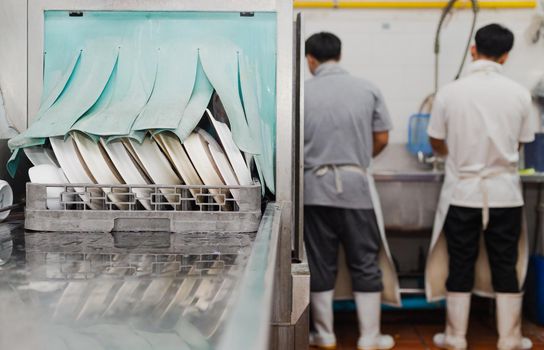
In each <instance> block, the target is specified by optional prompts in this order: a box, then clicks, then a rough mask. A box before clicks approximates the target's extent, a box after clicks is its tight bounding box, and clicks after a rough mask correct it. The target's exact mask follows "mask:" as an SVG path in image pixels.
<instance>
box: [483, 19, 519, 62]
mask: <svg viewBox="0 0 544 350" xmlns="http://www.w3.org/2000/svg"><path fill="white" fill-rule="evenodd" d="M512 47H514V33H512V32H511V31H510V30H509V29H508V28H506V27H503V26H501V25H500V24H496V23H493V24H489V25H487V26H485V27H482V28H480V29H479V30H478V31H477V32H476V50H477V51H478V53H480V54H482V55H484V56H487V57H490V58H499V57H501V56H502V55H504V54H505V53H508V52H510V50H512Z"/></svg>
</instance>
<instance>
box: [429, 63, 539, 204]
mask: <svg viewBox="0 0 544 350" xmlns="http://www.w3.org/2000/svg"><path fill="white" fill-rule="evenodd" d="M501 72H502V66H501V65H500V64H498V63H495V62H492V61H487V60H478V61H475V62H473V63H472V64H471V66H470V69H469V74H468V75H467V76H466V77H464V78H462V79H459V80H457V81H455V82H452V83H450V84H448V85H446V86H445V87H444V88H442V89H441V90H440V91H439V92H438V94H437V95H436V98H435V101H434V104H433V110H432V113H431V120H430V122H429V129H428V134H429V136H431V137H433V138H436V139H441V140H446V144H447V146H448V151H449V154H448V157H447V160H446V172H448V171H453V172H455V173H456V174H455V175H456V176H457V177H459V181H458V182H457V184H456V185H455V189H454V191H453V198H452V199H451V204H452V205H456V206H462V207H470V208H482V207H483V191H482V187H481V185H482V182H481V179H480V178H478V176H479V175H480V176H481V175H482V174H488V175H489V174H492V175H489V176H488V177H487V178H486V180H485V183H484V186H486V188H487V193H488V205H489V207H490V208H493V207H495V208H505V207H517V206H522V205H523V195H522V193H521V186H520V179H519V175H518V173H517V168H518V160H519V152H518V145H519V143H527V142H531V141H533V140H534V134H535V131H536V130H535V123H534V122H533V120H532V117H531V110H532V104H531V95H530V93H529V91H528V90H527V89H525V88H524V87H523V86H521V85H519V84H518V83H516V82H514V81H513V80H511V79H508V78H507V77H505V76H503V75H502V74H501Z"/></svg>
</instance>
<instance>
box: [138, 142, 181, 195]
mask: <svg viewBox="0 0 544 350" xmlns="http://www.w3.org/2000/svg"><path fill="white" fill-rule="evenodd" d="M129 143H130V145H131V146H132V150H133V151H134V153H135V155H136V156H137V157H138V160H139V161H140V163H141V164H142V166H143V168H144V170H145V171H146V173H148V174H149V177H150V178H151V180H152V181H153V182H154V183H155V184H157V185H182V184H183V182H182V181H181V180H180V179H179V177H178V176H177V175H176V173H175V172H174V170H173V169H172V167H171V166H170V163H169V162H168V158H166V156H165V155H164V154H163V153H162V151H161V149H160V148H159V146H158V145H157V143H155V142H153V140H151V139H150V138H149V137H146V138H144V141H143V142H142V143H141V144H140V143H138V142H137V141H134V140H129ZM161 192H162V193H164V194H167V193H175V190H173V189H172V190H170V189H162V190H161ZM165 197H166V200H167V201H168V202H171V203H177V200H176V199H177V198H176V197H177V196H165Z"/></svg>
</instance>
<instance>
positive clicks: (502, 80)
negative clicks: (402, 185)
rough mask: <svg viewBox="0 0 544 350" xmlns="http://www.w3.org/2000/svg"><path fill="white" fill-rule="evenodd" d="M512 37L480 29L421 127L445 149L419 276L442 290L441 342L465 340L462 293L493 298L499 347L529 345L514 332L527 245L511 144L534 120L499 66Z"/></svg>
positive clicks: (436, 292) (529, 136) (522, 138)
mask: <svg viewBox="0 0 544 350" xmlns="http://www.w3.org/2000/svg"><path fill="white" fill-rule="evenodd" d="M513 44H514V35H513V34H512V32H511V31H510V30H508V29H506V28H504V27H503V26H500V25H498V24H491V25H488V26H485V27H483V28H481V29H480V30H479V31H478V32H477V33H476V45H475V46H474V47H472V51H471V52H472V56H473V59H474V62H472V64H471V66H470V72H469V74H468V75H467V76H466V77H464V78H462V79H459V80H457V81H455V82H453V83H450V84H448V85H446V86H445V87H443V88H442V89H441V90H440V91H439V92H438V93H437V95H436V97H435V101H434V104H433V109H432V113H431V120H430V123H429V128H428V133H429V136H430V140H431V144H432V147H433V150H434V151H435V153H436V154H438V155H440V156H444V157H446V178H445V182H444V186H443V188H442V193H441V197H440V202H439V207H438V210H437V215H436V219H435V226H434V232H433V239H432V245H431V251H430V254H429V259H428V262H427V271H426V282H427V296H428V298H429V299H431V300H434V299H438V298H440V297H441V296H442V295H444V294H445V295H446V302H447V312H446V329H445V332H444V333H440V334H437V335H435V337H434V343H435V345H437V346H438V347H440V348H443V349H455V350H457V349H459V350H461V349H466V348H467V340H466V332H467V325H468V318H469V311H470V300H471V293H472V292H474V293H477V294H480V295H484V296H486V295H487V296H491V297H493V296H494V297H495V298H496V307H497V312H496V315H497V328H498V333H499V340H498V344H497V348H498V349H499V350H513V349H530V348H531V347H532V343H531V341H530V340H529V339H527V338H524V337H522V335H521V306H522V299H523V294H522V290H521V288H522V286H523V282H524V278H525V271H526V267H527V251H526V244H525V242H526V241H525V233H524V232H523V226H524V225H522V217H523V215H522V207H523V196H522V191H521V183H520V177H519V174H518V159H519V152H518V150H519V147H520V145H521V144H523V143H527V142H531V141H533V140H534V133H535V126H534V124H535V123H533V122H532V120H531V117H530V115H531V109H532V104H531V96H530V93H529V91H528V90H527V89H525V88H524V87H522V86H521V85H519V84H517V83H516V82H514V81H512V80H510V79H508V78H507V77H505V76H504V75H502V74H501V73H502V69H503V67H502V66H503V64H504V63H505V62H506V60H507V58H508V54H509V52H510V50H511V49H512V47H513ZM442 233H444V234H442ZM482 237H483V239H482ZM446 249H447V251H446ZM485 253H487V254H485ZM486 255H487V256H486ZM448 257H449V259H448Z"/></svg>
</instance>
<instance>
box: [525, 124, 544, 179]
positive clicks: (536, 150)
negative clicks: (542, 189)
mask: <svg viewBox="0 0 544 350" xmlns="http://www.w3.org/2000/svg"><path fill="white" fill-rule="evenodd" d="M524 156H525V168H526V169H529V168H533V169H535V170H536V171H538V172H544V133H541V132H539V133H536V135H535V140H534V141H533V142H531V143H527V144H525V146H524Z"/></svg>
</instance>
